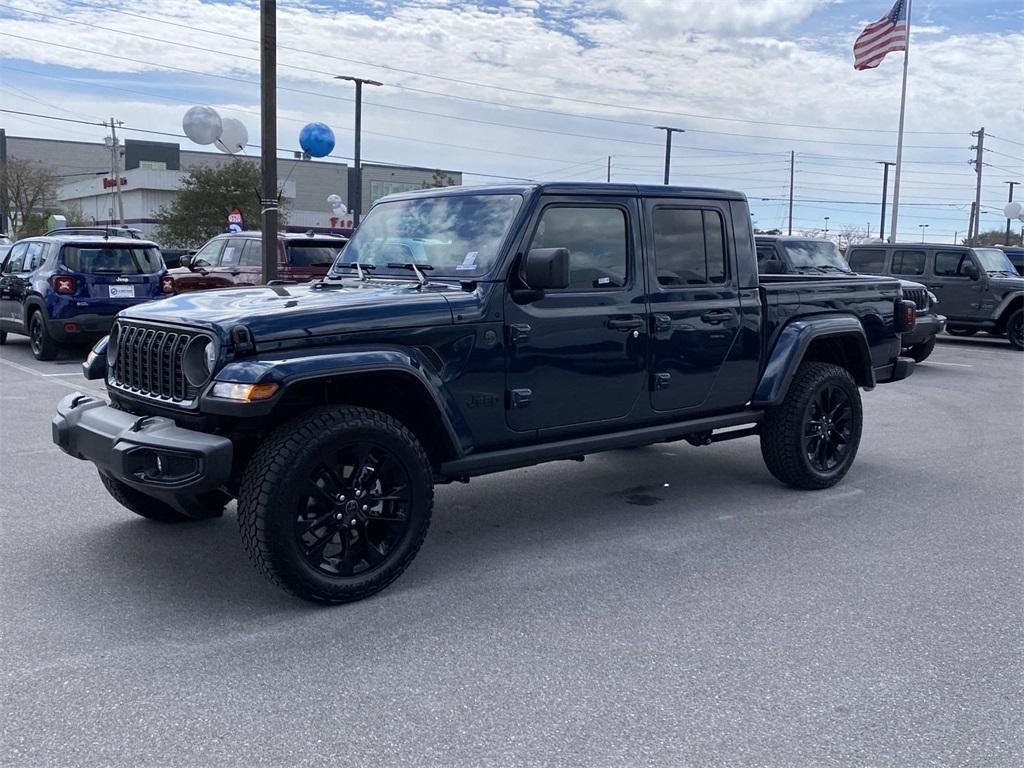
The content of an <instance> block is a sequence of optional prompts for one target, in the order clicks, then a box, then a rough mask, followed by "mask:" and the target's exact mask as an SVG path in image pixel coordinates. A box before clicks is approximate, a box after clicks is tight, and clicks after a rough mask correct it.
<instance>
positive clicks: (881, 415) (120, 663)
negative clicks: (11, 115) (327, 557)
mask: <svg viewBox="0 0 1024 768" xmlns="http://www.w3.org/2000/svg"><path fill="white" fill-rule="evenodd" d="M26 342H27V340H25V339H22V338H20V337H11V339H10V340H9V342H8V344H7V346H5V347H3V348H2V350H0V435H2V446H0V448H2V453H0V456H2V467H0V483H2V485H0V489H2V490H0V507H2V509H0V514H2V528H0V530H2V536H0V568H2V581H0V584H2V588H0V591H2V602H0V612H2V649H3V653H2V656H3V659H4V664H3V666H4V671H3V677H4V684H3V712H2V715H3V725H2V739H0V763H2V764H3V765H6V766H48V765H53V766H79V765H81V766H92V765H105V766H106V765H110V766H115V765H116V766H235V765H238V766H262V765H267V766H297V765H306V766H318V765H331V766H339V765H359V766H367V765H369V766H376V765H408V766H426V765H442V766H516V765H559V766H563V765H565V766H576V765H578V766H630V765H665V766H706V765H722V766H725V765H736V766H741V765H742V766H747V765H749V766H755V765H756V766H949V765H957V766H981V767H984V768H995V767H997V766H1017V765H1019V764H1020V762H1019V761H1020V759H1021V754H1022V750H1024V737H1022V734H1024V716H1022V711H1024V710H1022V708H1021V706H1020V703H1021V700H1022V695H1024V661H1022V653H1021V647H1022V646H1021V639H1022V627H1024V523H1022V516H1024V515H1022V512H1024V480H1022V477H1024V475H1022V472H1021V470H1022V466H1024V462H1022V444H1024V443H1022V438H1024V355H1021V354H1020V353H1018V352H1015V351H1013V350H1012V349H1011V348H1010V347H1009V345H1008V344H1007V343H1006V342H1005V341H1003V340H995V339H991V338H988V337H985V336H979V337H976V338H971V339H951V338H948V337H945V338H944V339H943V340H942V342H941V343H940V345H939V346H938V347H937V348H936V351H935V353H934V355H933V358H932V359H931V360H929V361H927V362H926V363H924V364H922V365H920V366H918V368H917V371H916V372H915V375H914V376H913V377H911V378H910V379H909V380H907V381H904V382H900V383H897V384H893V385H886V386H883V387H880V388H878V389H877V390H875V391H874V392H871V393H866V394H865V396H864V400H865V428H864V440H863V443H862V445H861V449H860V454H859V456H858V459H857V462H856V464H855V465H854V468H853V470H852V471H851V472H850V474H849V475H848V477H847V479H846V480H845V481H844V482H843V483H842V484H840V485H839V486H837V487H835V488H833V489H831V490H828V491H823V492H817V493H807V492H798V491H792V490H788V489H786V488H784V487H782V486H781V485H779V484H778V483H777V482H775V481H774V480H773V479H772V478H771V476H770V475H769V474H768V472H767V470H765V468H764V467H763V465H762V462H761V457H760V453H759V450H758V447H757V442H756V440H742V441H735V442H730V443H724V444H719V445H715V446H711V447H708V448H693V447H690V446H688V445H686V444H670V445H662V446H658V447H651V448H645V449H642V450H635V451H624V452H615V453H609V454H604V455H600V456H595V457H591V458H589V459H588V460H587V461H586V462H585V463H584V464H576V463H558V464H549V465H546V466H541V467H535V468H531V469H527V470H520V471H515V472H509V473H506V474H503V475H496V476H491V477H486V478H481V479H478V480H474V481H473V482H472V483H471V484H470V485H469V486H454V487H443V488H440V489H439V492H438V495H437V505H436V508H435V513H434V523H433V526H432V529H431V532H430V534H429V536H428V537H427V541H426V544H425V545H424V547H423V550H422V551H421V553H420V555H419V557H418V558H417V560H416V561H415V562H414V563H413V565H412V566H411V567H410V569H409V570H408V571H407V572H406V573H405V575H404V576H403V577H402V578H401V579H400V580H399V581H398V582H396V583H395V584H394V585H393V586H392V587H391V588H389V589H388V590H386V591H385V592H383V593H382V594H380V595H379V596H377V597H375V598H373V599H371V600H368V601H364V602H362V603H358V604H353V605H349V606H343V607H338V608H319V607H315V606H312V605H309V604H305V603H302V602H300V601H297V600H295V599H292V598H290V597H288V596H287V595H285V594H284V593H282V592H279V591H277V590H276V589H275V588H272V587H271V586H270V585H269V584H267V583H265V582H264V581H262V580H261V578H260V577H259V576H258V575H257V573H256V572H255V570H254V569H253V568H252V567H251V566H250V564H249V563H248V561H247V559H246V556H245V553H244V551H243V548H242V544H241V542H240V540H239V537H238V533H237V530H236V526H235V519H234V510H233V507H230V508H229V510H228V512H227V514H225V516H224V517H223V518H222V519H218V520H213V521H206V522H202V523H196V524H190V525H180V526H161V525H158V524H154V523H149V522H147V521H145V520H142V519H140V518H137V517H135V516H134V515H132V514H131V513H130V512H128V511H127V510H125V509H122V508H121V507H119V506H118V505H117V504H116V503H115V502H114V501H113V500H112V499H110V498H109V497H108V496H107V494H106V492H105V491H104V490H103V488H102V486H101V485H100V483H99V481H98V479H97V476H96V474H95V471H94V470H93V468H92V465H90V464H87V463H85V462H78V461H75V460H74V459H71V458H70V457H67V456H65V455H64V454H62V453H60V452H59V451H58V450H57V448H56V447H55V446H54V445H53V444H52V443H51V441H50V418H51V415H52V413H53V409H54V405H55V404H56V402H57V400H58V399H59V398H60V397H62V396H63V395H64V394H66V393H67V392H68V391H69V390H70V389H71V388H78V389H83V390H84V389H86V388H88V387H91V388H96V384H95V383H94V382H85V381H84V380H83V379H81V377H80V376H79V375H78V368H77V363H78V359H75V358H72V357H64V358H62V359H61V360H60V361H58V362H56V363H38V362H36V361H35V360H34V359H33V358H32V356H31V354H30V353H29V350H28V345H27V343H26Z"/></svg>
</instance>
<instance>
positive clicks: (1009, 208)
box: [1003, 202, 1024, 219]
mask: <svg viewBox="0 0 1024 768" xmlns="http://www.w3.org/2000/svg"><path fill="white" fill-rule="evenodd" d="M1021 213H1024V205H1021V204H1020V203H1016V202H1014V203H1007V204H1006V206H1005V207H1004V208H1003V215H1004V216H1005V217H1006V218H1008V219H1017V218H1020V215H1021Z"/></svg>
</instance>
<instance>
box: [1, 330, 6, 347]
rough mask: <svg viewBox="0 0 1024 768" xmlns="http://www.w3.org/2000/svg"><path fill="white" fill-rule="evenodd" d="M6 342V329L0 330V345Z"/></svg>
mask: <svg viewBox="0 0 1024 768" xmlns="http://www.w3.org/2000/svg"><path fill="white" fill-rule="evenodd" d="M6 343H7V331H0V347H2V346H3V345H4V344H6Z"/></svg>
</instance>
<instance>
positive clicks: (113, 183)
mask: <svg viewBox="0 0 1024 768" xmlns="http://www.w3.org/2000/svg"><path fill="white" fill-rule="evenodd" d="M119 186H120V187H125V186H128V179H126V178H125V177H124V176H122V177H121V179H120V184H119V183H118V180H117V179H111V178H109V177H107V176H104V177H103V188H104V189H110V188H111V187H119Z"/></svg>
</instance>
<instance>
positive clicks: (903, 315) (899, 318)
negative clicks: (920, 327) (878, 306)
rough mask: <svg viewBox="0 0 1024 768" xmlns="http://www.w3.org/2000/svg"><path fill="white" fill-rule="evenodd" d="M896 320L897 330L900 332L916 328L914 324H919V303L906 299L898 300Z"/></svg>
mask: <svg viewBox="0 0 1024 768" xmlns="http://www.w3.org/2000/svg"><path fill="white" fill-rule="evenodd" d="M895 320H896V330H897V331H899V332H900V333H907V332H908V331H912V330H914V326H915V325H917V305H916V304H914V302H912V301H908V300H906V299H903V300H902V301H897V302H896V317H895Z"/></svg>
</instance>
